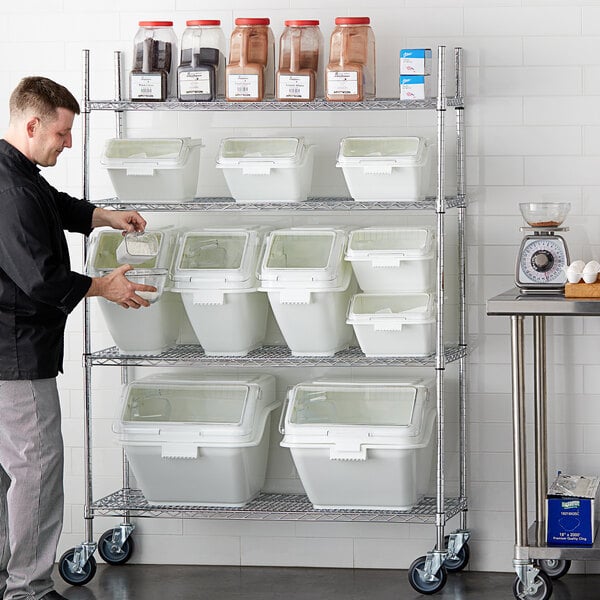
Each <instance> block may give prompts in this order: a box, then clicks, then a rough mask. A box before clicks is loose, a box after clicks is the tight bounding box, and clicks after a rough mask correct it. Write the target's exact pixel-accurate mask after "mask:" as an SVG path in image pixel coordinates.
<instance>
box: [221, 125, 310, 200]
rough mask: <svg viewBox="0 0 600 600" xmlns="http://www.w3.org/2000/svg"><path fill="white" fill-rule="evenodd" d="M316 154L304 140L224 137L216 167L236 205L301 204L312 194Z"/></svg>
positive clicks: (292, 138)
mask: <svg viewBox="0 0 600 600" xmlns="http://www.w3.org/2000/svg"><path fill="white" fill-rule="evenodd" d="M313 153H314V146H311V145H307V144H306V143H305V141H304V139H303V138H295V137H271V138H225V139H223V140H222V141H221V146H220V148H219V155H218V157H217V168H218V169H222V170H223V174H224V176H225V181H226V182H227V186H228V187H229V191H230V193H231V195H232V197H233V198H234V199H235V201H236V202H301V201H303V200H306V199H307V197H308V194H309V193H310V188H311V184H312V175H313V160H314V159H313Z"/></svg>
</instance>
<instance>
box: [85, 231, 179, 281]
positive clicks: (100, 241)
mask: <svg viewBox="0 0 600 600" xmlns="http://www.w3.org/2000/svg"><path fill="white" fill-rule="evenodd" d="M146 233H147V234H149V235H150V234H151V235H152V236H153V237H154V241H155V243H156V244H157V245H158V249H157V251H156V253H154V254H153V255H149V256H147V257H146V259H144V260H137V261H135V266H136V268H139V269H156V268H166V267H167V266H168V264H169V261H170V253H171V251H172V244H171V243H170V240H167V239H166V238H167V236H166V234H165V232H163V231H156V230H155V231H151V230H148V229H147V230H146ZM169 237H171V236H169ZM122 243H123V234H122V232H120V231H116V230H114V229H98V230H95V231H94V232H92V235H91V236H90V247H89V253H88V257H87V262H86V273H87V274H88V275H91V276H98V275H101V274H102V273H105V272H106V271H110V270H112V269H116V268H117V267H120V266H121V265H122V264H124V263H123V262H121V261H122V260H123V258H124V257H125V255H124V253H123V248H124V246H121V244H122ZM119 248H121V250H119ZM117 252H118V253H117ZM141 258H143V257H141Z"/></svg>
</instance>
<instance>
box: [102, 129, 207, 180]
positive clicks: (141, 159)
mask: <svg viewBox="0 0 600 600" xmlns="http://www.w3.org/2000/svg"><path fill="white" fill-rule="evenodd" d="M201 145H202V140H200V139H192V138H137V139H135V138H134V139H127V138H113V139H109V140H107V141H106V144H105V147H104V153H103V155H102V158H101V160H100V162H101V164H102V165H103V166H105V167H107V168H126V169H127V172H128V174H132V175H135V174H136V169H138V170H139V173H137V174H140V175H145V174H147V172H148V173H151V172H152V170H153V169H154V168H156V167H160V168H163V169H164V168H181V166H182V165H183V163H184V162H185V160H186V159H187V156H188V152H189V149H190V148H192V147H194V146H201Z"/></svg>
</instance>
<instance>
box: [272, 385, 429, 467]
mask: <svg viewBox="0 0 600 600" xmlns="http://www.w3.org/2000/svg"><path fill="white" fill-rule="evenodd" d="M430 385H431V384H430V383H429V382H408V381H389V382H383V381H352V382H342V381H332V382H329V381H323V382H320V381H314V382H309V383H300V384H297V385H295V386H294V387H293V388H292V390H291V391H290V393H289V396H288V399H289V402H288V406H287V410H286V414H285V421H284V431H285V436H284V441H283V443H282V445H283V446H295V445H303V444H306V445H311V444H312V445H314V444H317V445H319V444H321V445H323V444H324V445H334V446H337V447H338V450H337V451H336V452H337V453H339V454H338V455H335V456H334V455H332V458H342V457H343V455H344V454H347V455H348V458H350V455H351V454H352V453H354V452H360V453H363V451H364V448H365V447H374V446H381V445H385V446H390V447H391V446H393V447H401V448H406V447H414V446H419V445H423V444H425V443H427V440H428V438H429V436H430V435H431V427H432V424H433V418H434V416H435V409H434V408H433V403H432V402H431V400H430V398H429V387H430Z"/></svg>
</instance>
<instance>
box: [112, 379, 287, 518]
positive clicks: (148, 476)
mask: <svg viewBox="0 0 600 600" xmlns="http://www.w3.org/2000/svg"><path fill="white" fill-rule="evenodd" d="M280 404H281V402H279V401H277V400H276V399H275V380H274V378H273V377H272V376H271V375H262V374H261V375H259V374H249V375H247V376H244V375H241V376H240V377H237V378H236V377H233V376H227V375H224V374H223V375H220V374H219V375H205V376H201V377H200V376H198V377H195V378H192V377H189V376H187V377H181V376H170V377H168V376H165V375H162V376H158V375H155V376H151V377H147V378H144V379H139V380H137V381H134V382H132V383H130V384H128V385H127V386H126V387H125V388H124V391H123V397H122V403H121V413H120V417H119V419H118V420H117V421H115V424H114V431H115V433H116V434H117V437H118V440H119V441H120V443H121V444H122V446H123V448H124V449H125V453H126V455H127V458H128V460H129V464H130V466H131V470H132V472H133V474H134V476H135V479H136V481H137V484H138V486H139V488H140V489H141V490H142V492H143V494H144V496H145V498H146V500H148V502H150V503H151V504H171V505H172V504H197V505H205V506H211V505H215V506H216V505H218V506H243V505H244V504H246V503H247V502H249V501H250V500H252V499H253V498H254V497H255V496H257V495H258V493H259V492H260V491H261V489H262V487H263V485H264V481H265V474H266V468H267V456H268V449H269V431H270V427H269V424H270V419H271V412H272V411H273V410H275V409H276V408H277V407H279V406H280Z"/></svg>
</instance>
